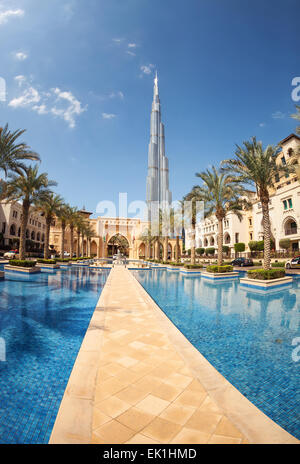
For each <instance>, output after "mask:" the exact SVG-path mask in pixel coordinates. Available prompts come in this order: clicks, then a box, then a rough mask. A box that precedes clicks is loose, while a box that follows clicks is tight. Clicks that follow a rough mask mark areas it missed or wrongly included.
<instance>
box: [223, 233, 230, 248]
mask: <svg viewBox="0 0 300 464" xmlns="http://www.w3.org/2000/svg"><path fill="white" fill-rule="evenodd" d="M230 242H231V237H230V234H229V233H228V232H226V234H225V235H224V245H230Z"/></svg>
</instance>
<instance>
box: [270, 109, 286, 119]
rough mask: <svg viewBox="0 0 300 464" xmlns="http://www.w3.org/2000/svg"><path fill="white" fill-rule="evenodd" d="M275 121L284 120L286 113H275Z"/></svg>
mask: <svg viewBox="0 0 300 464" xmlns="http://www.w3.org/2000/svg"><path fill="white" fill-rule="evenodd" d="M272 118H273V119H284V118H285V113H282V112H281V111H275V113H273V114H272Z"/></svg>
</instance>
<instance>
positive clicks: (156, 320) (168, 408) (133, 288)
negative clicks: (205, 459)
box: [50, 267, 299, 444]
mask: <svg viewBox="0 0 300 464" xmlns="http://www.w3.org/2000/svg"><path fill="white" fill-rule="evenodd" d="M145 272H151V271H145ZM50 443H56V444H57V443H66V444H67V443H70V444H72V443H73V444H75V443H78V444H79V443H94V444H124V443H126V444H140V443H141V444H143V443H145V444H147V443H148V444H151V443H152V444H155V443H157V444H160V443H167V444H169V443H170V444H204V443H209V444H210V443H212V444H226V443H228V444H245V443H299V441H298V440H296V439H295V438H294V437H292V436H291V435H289V434H288V433H287V432H286V431H285V430H283V429H282V428H281V427H279V426H278V425H277V424H275V423H274V422H273V421H272V420H271V419H270V418H268V417H267V416H266V415H264V414H263V413H262V412H261V411H260V410H258V409H257V408H256V407H255V406H254V405H253V404H252V403H250V402H249V401H248V400H247V399H246V398H245V397H244V396H243V395H242V394H241V393H240V392H239V391H238V390H237V389H236V388H234V387H233V386H232V385H231V384H230V383H229V382H228V381H227V380H226V379H225V378H224V377H223V376H222V375H221V374H220V373H219V372H217V371H216V369H214V367H213V366H212V365H211V364H210V363H209V362H208V361H207V360H206V359H205V358H204V357H203V356H202V355H201V353H199V351H198V350H196V348H194V347H193V346H192V345H191V343H190V342H189V341H188V340H187V339H186V338H185V337H184V336H183V335H182V334H181V332H179V331H178V330H177V328H176V327H175V326H174V325H173V324H172V322H171V321H170V320H169V319H168V318H167V317H166V316H165V314H164V313H163V311H162V310H161V309H160V308H159V307H158V306H157V305H156V304H155V302H154V301H153V300H152V299H151V298H150V296H149V295H148V294H147V293H146V292H145V290H144V289H143V288H142V287H141V285H140V284H139V283H138V282H137V280H136V279H135V278H134V277H133V275H132V274H131V273H130V271H128V269H125V268H124V267H115V268H113V269H112V270H111V272H110V275H109V277H108V279H107V282H106V285H105V287H104V289H103V291H102V294H101V296H100V299H99V302H98V305H97V307H96V309H95V311H94V314H93V316H92V319H91V322H90V325H89V328H88V330H87V332H86V335H85V337H84V340H83V343H82V345H81V348H80V351H79V354H78V357H77V359H76V362H75V364H74V367H73V370H72V373H71V376H70V378H69V382H68V385H67V387H66V390H65V393H64V397H63V400H62V402H61V405H60V409H59V412H58V415H57V418H56V422H55V425H54V428H53V431H52V435H51V438H50Z"/></svg>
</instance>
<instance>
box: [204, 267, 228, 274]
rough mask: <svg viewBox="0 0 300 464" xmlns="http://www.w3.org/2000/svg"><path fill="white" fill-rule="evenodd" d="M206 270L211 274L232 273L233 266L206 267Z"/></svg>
mask: <svg viewBox="0 0 300 464" xmlns="http://www.w3.org/2000/svg"><path fill="white" fill-rule="evenodd" d="M206 270H207V272H212V273H213V274H221V273H223V272H232V271H233V266H207V268H206Z"/></svg>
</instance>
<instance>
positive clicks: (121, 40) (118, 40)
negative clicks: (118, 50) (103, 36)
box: [112, 38, 124, 45]
mask: <svg viewBox="0 0 300 464" xmlns="http://www.w3.org/2000/svg"><path fill="white" fill-rule="evenodd" d="M123 40H124V39H118V38H116V39H112V41H113V42H114V43H115V44H118V45H120V43H121V42H123Z"/></svg>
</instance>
